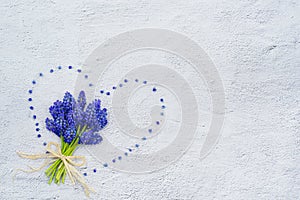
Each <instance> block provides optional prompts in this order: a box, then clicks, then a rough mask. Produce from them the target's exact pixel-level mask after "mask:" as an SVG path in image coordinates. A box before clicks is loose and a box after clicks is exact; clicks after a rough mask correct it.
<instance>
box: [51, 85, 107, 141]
mask: <svg viewBox="0 0 300 200" xmlns="http://www.w3.org/2000/svg"><path fill="white" fill-rule="evenodd" d="M49 111H50V114H51V115H52V118H53V119H49V118H47V119H46V127H47V129H48V130H49V131H52V132H53V133H55V134H56V135H57V136H59V137H62V138H63V139H64V142H66V143H68V144H70V143H71V142H72V141H74V140H75V139H77V137H78V138H79V140H78V143H79V144H98V143H100V142H101V141H102V137H101V136H100V135H99V134H98V133H97V132H98V131H100V130H101V129H103V128H104V127H105V126H106V125H107V110H106V108H103V109H101V101H100V100H99V99H96V100H94V101H93V102H91V103H89V104H88V105H87V106H86V96H85V93H84V91H81V92H80V94H79V96H78V99H77V101H76V100H75V99H74V97H73V96H72V95H71V94H70V93H69V92H66V93H65V96H64V98H63V101H59V100H58V101H56V102H54V104H53V105H52V106H51V107H50V108H49Z"/></svg>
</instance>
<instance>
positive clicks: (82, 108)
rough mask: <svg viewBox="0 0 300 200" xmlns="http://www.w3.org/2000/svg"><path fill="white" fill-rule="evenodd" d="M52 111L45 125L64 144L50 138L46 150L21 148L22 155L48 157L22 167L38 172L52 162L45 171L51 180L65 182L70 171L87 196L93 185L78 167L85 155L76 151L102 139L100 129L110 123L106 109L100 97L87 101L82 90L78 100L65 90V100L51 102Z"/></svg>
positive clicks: (70, 176) (20, 154) (32, 157)
mask: <svg viewBox="0 0 300 200" xmlns="http://www.w3.org/2000/svg"><path fill="white" fill-rule="evenodd" d="M49 112H50V114H51V116H52V118H46V120H45V123H46V128H47V129H48V130H49V131H51V132H53V133H54V134H55V135H57V136H58V137H60V141H61V144H60V145H59V144H58V143H55V142H49V143H48V144H47V147H46V151H47V152H46V154H27V153H23V152H18V155H19V156H21V157H22V158H27V159H46V163H45V164H44V165H43V166H41V167H40V168H38V169H35V168H32V167H31V169H32V170H30V171H26V170H22V171H25V172H35V171H39V170H40V169H42V168H43V167H45V166H49V165H50V164H51V165H50V166H49V167H48V169H47V170H46V171H45V173H46V175H47V176H48V177H49V181H48V183H49V184H50V183H52V182H53V181H54V182H55V183H56V184H59V183H64V182H65V178H66V176H67V175H68V176H69V178H70V179H71V182H72V183H73V184H75V182H76V181H78V182H79V183H81V185H82V186H83V187H84V190H85V193H86V194H87V196H88V195H89V191H93V189H92V188H89V187H88V185H87V184H86V182H85V181H84V178H83V177H82V175H81V174H80V173H79V172H78V171H77V169H76V168H75V167H76V166H77V167H79V166H83V165H84V164H85V158H84V157H83V156H74V155H73V154H74V151H75V150H76V148H77V147H78V146H79V145H95V144H99V143H100V142H101V141H102V137H101V136H100V135H99V134H98V132H99V131H100V130H102V129H103V128H104V127H105V126H106V125H107V109H106V108H103V109H101V101H100V99H95V100H94V101H92V102H91V103H89V104H88V105H87V103H86V96H85V93H84V91H81V92H80V93H79V96H78V99H77V100H75V98H74V97H73V96H72V94H71V93H69V92H66V93H65V95H64V98H63V100H62V101H60V100H57V101H56V102H54V103H53V105H52V106H50V108H49ZM53 146H54V147H55V150H54V149H53ZM76 160H81V162H76Z"/></svg>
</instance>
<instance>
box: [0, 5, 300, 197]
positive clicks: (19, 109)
mask: <svg viewBox="0 0 300 200" xmlns="http://www.w3.org/2000/svg"><path fill="white" fill-rule="evenodd" d="M299 6H300V5H299V1H296V0H294V1H293V0H287V1H275V0H274V1H272V0H260V1H259V0H249V1H218V0H212V1H203V0H202V1H197V0H193V1H158V0H157V1H122V0H118V1H114V2H112V1H78V0H76V1H69V0H68V1H63V2H62V1H54V0H52V1H34V0H32V1H8V0H2V1H1V5H0V13H1V18H0V70H1V72H0V82H1V99H0V102H1V107H0V127H1V137H2V138H1V140H0V176H1V180H0V197H1V199H71V198H72V199H74V198H77V199H84V198H85V196H84V193H83V192H82V191H81V187H79V186H77V187H76V188H75V189H74V188H73V187H71V186H69V185H62V186H56V185H51V186H48V185H47V183H46V178H45V176H44V174H43V173H42V172H41V173H35V174H30V175H26V174H25V175H24V174H20V175H18V179H16V180H15V181H14V182H13V181H12V173H13V169H15V168H18V167H21V166H24V165H25V164H26V163H28V161H24V160H21V159H20V158H18V157H17V156H16V154H15V151H16V150H23V151H32V152H37V151H41V150H42V148H43V147H42V145H41V143H42V141H43V140H41V139H37V138H36V137H34V135H35V134H36V133H34V132H33V130H34V129H33V125H32V121H31V119H30V113H29V111H28V109H27V107H28V103H27V102H26V99H27V98H28V94H27V89H28V87H29V86H30V81H31V80H32V78H33V77H35V76H36V73H38V72H39V71H45V70H48V69H49V67H50V66H57V65H73V66H80V65H81V64H82V63H83V61H84V60H85V59H86V57H87V56H88V55H89V54H90V53H91V52H92V50H93V49H94V48H96V47H97V46H98V45H99V44H101V43H102V42H104V41H105V40H107V39H109V38H110V37H111V36H113V35H116V34H119V33H121V32H124V31H128V30H131V29H136V28H146V27H155V28H164V29H170V30H173V31H176V32H179V33H182V34H185V35H186V36H188V37H190V38H191V39H193V40H194V41H196V42H197V43H198V44H199V45H200V46H201V47H202V48H203V49H204V50H205V51H206V52H207V53H208V54H209V56H210V57H211V59H212V60H213V61H214V63H215V65H216V67H217V68H218V70H219V73H220V75H221V77H222V79H223V84H224V87H225V93H226V120H225V124H224V128H223V133H222V137H221V138H220V141H219V143H218V145H217V147H216V148H215V150H214V151H213V152H212V153H211V154H210V155H209V156H208V157H207V158H206V159H204V160H203V161H200V160H199V158H198V155H199V153H200V149H199V144H200V143H201V142H200V139H199V140H196V141H195V142H194V144H193V146H192V147H191V148H190V150H189V151H188V152H187V154H186V155H184V156H183V157H182V158H181V159H180V160H179V161H178V162H176V163H175V164H172V165H171V166H169V167H168V168H166V169H164V170H161V171H159V172H156V173H152V174H146V175H130V174H122V173H119V172H114V171H110V170H108V169H103V168H99V169H98V172H97V173H95V174H93V173H89V176H87V179H88V181H89V183H90V184H92V185H94V187H95V188H96V190H97V194H95V195H93V196H92V199H299V197H300V192H299V191H300V157H299V154H300V136H299V128H300V127H299V122H300V114H299V99H300V91H299V88H300V80H299V79H300V49H299V43H300V22H299V19H300V7H299ZM70 84H71V82H70ZM60 95H61V94H60ZM57 96H59V94H57ZM46 110H47V108H45V110H44V111H45V112H46ZM80 153H82V154H85V152H84V151H80V150H79V151H78V154H80ZM87 157H88V160H89V165H91V167H92V164H93V163H94V161H93V160H92V158H91V157H89V156H88V155H87ZM36 164H37V163H36ZM88 167H89V166H88Z"/></svg>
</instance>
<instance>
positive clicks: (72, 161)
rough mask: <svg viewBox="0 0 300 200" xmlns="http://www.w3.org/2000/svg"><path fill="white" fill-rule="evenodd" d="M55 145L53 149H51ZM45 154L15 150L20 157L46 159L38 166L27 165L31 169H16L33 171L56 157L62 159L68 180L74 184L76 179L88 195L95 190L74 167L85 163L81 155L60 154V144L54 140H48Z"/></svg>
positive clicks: (26, 171)
mask: <svg viewBox="0 0 300 200" xmlns="http://www.w3.org/2000/svg"><path fill="white" fill-rule="evenodd" d="M53 147H55V149H53ZM46 151H47V153H46V154H28V153H24V152H20V151H19V152H17V154H18V155H19V156H20V157H21V158H26V159H30V160H37V159H46V160H45V162H44V164H43V165H41V166H40V167H38V168H33V167H31V166H28V167H29V168H30V169H31V170H25V169H17V170H19V171H23V172H25V173H33V172H37V171H40V170H41V169H43V168H44V167H45V166H47V165H49V164H51V163H53V162H55V161H56V160H57V159H60V160H62V162H63V164H64V166H65V168H66V171H67V174H68V175H69V177H70V180H71V182H72V184H73V185H75V183H76V181H78V182H79V183H80V184H81V185H82V187H83V188H84V192H85V194H86V195H87V196H88V197H89V194H90V192H95V190H94V189H93V188H91V187H89V186H88V185H87V183H86V182H85V180H84V178H83V176H82V175H81V174H80V173H79V172H78V170H77V169H76V168H75V167H81V166H83V165H85V164H86V159H85V157H83V156H66V155H64V154H62V152H61V148H60V145H59V144H58V143H56V142H49V143H48V144H47V146H46Z"/></svg>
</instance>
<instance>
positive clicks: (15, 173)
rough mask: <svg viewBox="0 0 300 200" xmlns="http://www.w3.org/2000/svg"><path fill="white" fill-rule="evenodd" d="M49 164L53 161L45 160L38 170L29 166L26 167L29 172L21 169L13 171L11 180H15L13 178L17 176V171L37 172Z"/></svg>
mask: <svg viewBox="0 0 300 200" xmlns="http://www.w3.org/2000/svg"><path fill="white" fill-rule="evenodd" d="M51 162H53V161H50V160H45V161H44V163H43V164H42V165H41V166H40V167H38V168H34V167H32V166H30V165H27V166H28V167H29V168H30V169H31V170H26V169H22V168H18V169H15V172H14V175H13V180H15V178H16V176H17V171H22V172H25V173H33V172H38V171H40V170H41V169H43V168H44V167H46V166H47V165H49V164H50V163H51Z"/></svg>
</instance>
